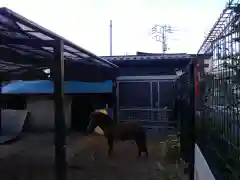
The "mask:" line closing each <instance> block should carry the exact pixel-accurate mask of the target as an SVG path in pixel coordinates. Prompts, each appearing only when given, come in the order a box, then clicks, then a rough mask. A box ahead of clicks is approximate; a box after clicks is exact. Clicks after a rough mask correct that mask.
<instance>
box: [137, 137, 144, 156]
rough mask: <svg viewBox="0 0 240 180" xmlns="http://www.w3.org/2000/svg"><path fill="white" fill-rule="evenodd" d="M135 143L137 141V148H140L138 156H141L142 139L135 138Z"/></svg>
mask: <svg viewBox="0 0 240 180" xmlns="http://www.w3.org/2000/svg"><path fill="white" fill-rule="evenodd" d="M135 143H136V145H137V148H138V157H141V155H142V143H141V140H139V139H138V138H136V139H135Z"/></svg>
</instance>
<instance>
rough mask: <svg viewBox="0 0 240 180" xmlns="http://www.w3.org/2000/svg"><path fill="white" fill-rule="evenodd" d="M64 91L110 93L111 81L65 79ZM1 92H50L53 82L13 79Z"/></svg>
mask: <svg viewBox="0 0 240 180" xmlns="http://www.w3.org/2000/svg"><path fill="white" fill-rule="evenodd" d="M64 91H65V93H111V92H112V81H111V80H107V81H103V82H96V83H88V82H81V81H65V84H64ZM2 93H3V94H19V93H20V94H37V93H39V94H50V93H53V83H52V82H51V81H48V80H40V81H15V82H12V83H9V84H7V85H5V86H3V87H2Z"/></svg>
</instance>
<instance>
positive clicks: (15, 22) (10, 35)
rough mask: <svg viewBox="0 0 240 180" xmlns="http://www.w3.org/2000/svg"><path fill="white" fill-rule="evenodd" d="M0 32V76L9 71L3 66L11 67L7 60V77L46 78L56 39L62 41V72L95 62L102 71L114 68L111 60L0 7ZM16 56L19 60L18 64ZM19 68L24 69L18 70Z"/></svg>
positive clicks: (91, 64) (68, 72) (52, 58)
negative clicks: (12, 68)
mask: <svg viewBox="0 0 240 180" xmlns="http://www.w3.org/2000/svg"><path fill="white" fill-rule="evenodd" d="M0 35H1V41H0V45H1V46H0V51H1V60H3V61H1V62H0V72H1V75H2V77H3V75H5V74H9V69H4V68H3V67H11V66H10V64H9V63H10V62H11V63H12V65H14V66H15V70H12V73H11V75H12V76H11V78H9V79H13V78H19V79H21V78H23V79H27V78H30V79H34V78H40V79H48V77H47V76H46V74H45V73H43V70H44V69H47V68H50V67H49V66H48V64H49V62H50V63H51V61H53V60H54V55H53V54H54V50H53V49H54V46H55V44H56V43H57V42H56V41H58V40H60V39H61V40H62V41H63V44H64V45H63V56H64V59H65V60H66V67H65V69H66V72H67V74H66V75H68V74H70V73H71V71H70V70H69V69H73V68H74V67H75V68H81V66H83V65H84V66H86V67H90V66H91V67H93V66H95V65H96V67H98V68H99V69H101V68H105V71H106V69H115V68H117V66H116V65H114V64H113V63H111V62H108V61H106V60H105V59H103V58H100V57H98V56H96V55H95V54H93V53H91V52H89V51H87V50H85V49H83V48H81V47H79V46H77V45H75V44H73V43H72V42H70V41H68V40H66V39H64V38H63V37H61V36H59V35H57V34H55V33H53V32H51V31H49V30H47V29H45V28H43V27H41V26H39V25H37V24H36V23H34V22H32V21H30V20H28V19H26V18H24V17H22V16H21V15H19V14H17V13H15V12H13V11H11V10H10V9H7V8H0ZM20 59H21V63H22V64H19V60H20ZM7 62H8V63H7ZM6 63H7V64H6ZM26 65H28V67H26ZM80 65H81V66H80ZM23 69H24V71H25V72H22V70H23ZM82 69H83V68H82ZM30 70H32V71H31V72H32V73H31V74H28V76H26V75H25V76H24V75H23V74H27V72H29V71H30ZM83 70H84V69H83ZM6 72H8V73H6ZM33 72H34V73H33ZM96 73H97V72H96ZM37 74H38V75H37ZM21 75H23V76H21ZM30 75H31V76H32V77H30ZM33 76H34V78H33ZM66 77H67V76H66ZM73 77H75V76H72V78H73ZM81 78H83V77H81ZM76 79H77V77H76Z"/></svg>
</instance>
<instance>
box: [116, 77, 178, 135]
mask: <svg viewBox="0 0 240 180" xmlns="http://www.w3.org/2000/svg"><path fill="white" fill-rule="evenodd" d="M173 83H174V81H173V80H167V81H166V80H156V81H146V80H140V81H118V82H117V97H118V120H119V121H120V122H126V121H136V122H138V123H139V124H141V125H142V126H143V127H145V128H146V129H148V131H154V132H163V130H168V129H172V128H173V127H174V124H175V123H176V122H174V121H170V120H169V117H170V116H171V112H172V110H171V109H172V102H173V96H172V93H171V91H173Z"/></svg>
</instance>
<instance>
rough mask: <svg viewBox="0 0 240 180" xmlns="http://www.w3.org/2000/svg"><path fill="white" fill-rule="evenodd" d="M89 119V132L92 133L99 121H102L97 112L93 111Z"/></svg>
mask: <svg viewBox="0 0 240 180" xmlns="http://www.w3.org/2000/svg"><path fill="white" fill-rule="evenodd" d="M89 119H90V122H89V124H88V127H87V134H90V133H92V132H93V131H94V129H95V128H96V127H97V126H98V125H99V121H100V120H99V118H98V116H97V113H96V112H92V113H91V114H90V117H89Z"/></svg>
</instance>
